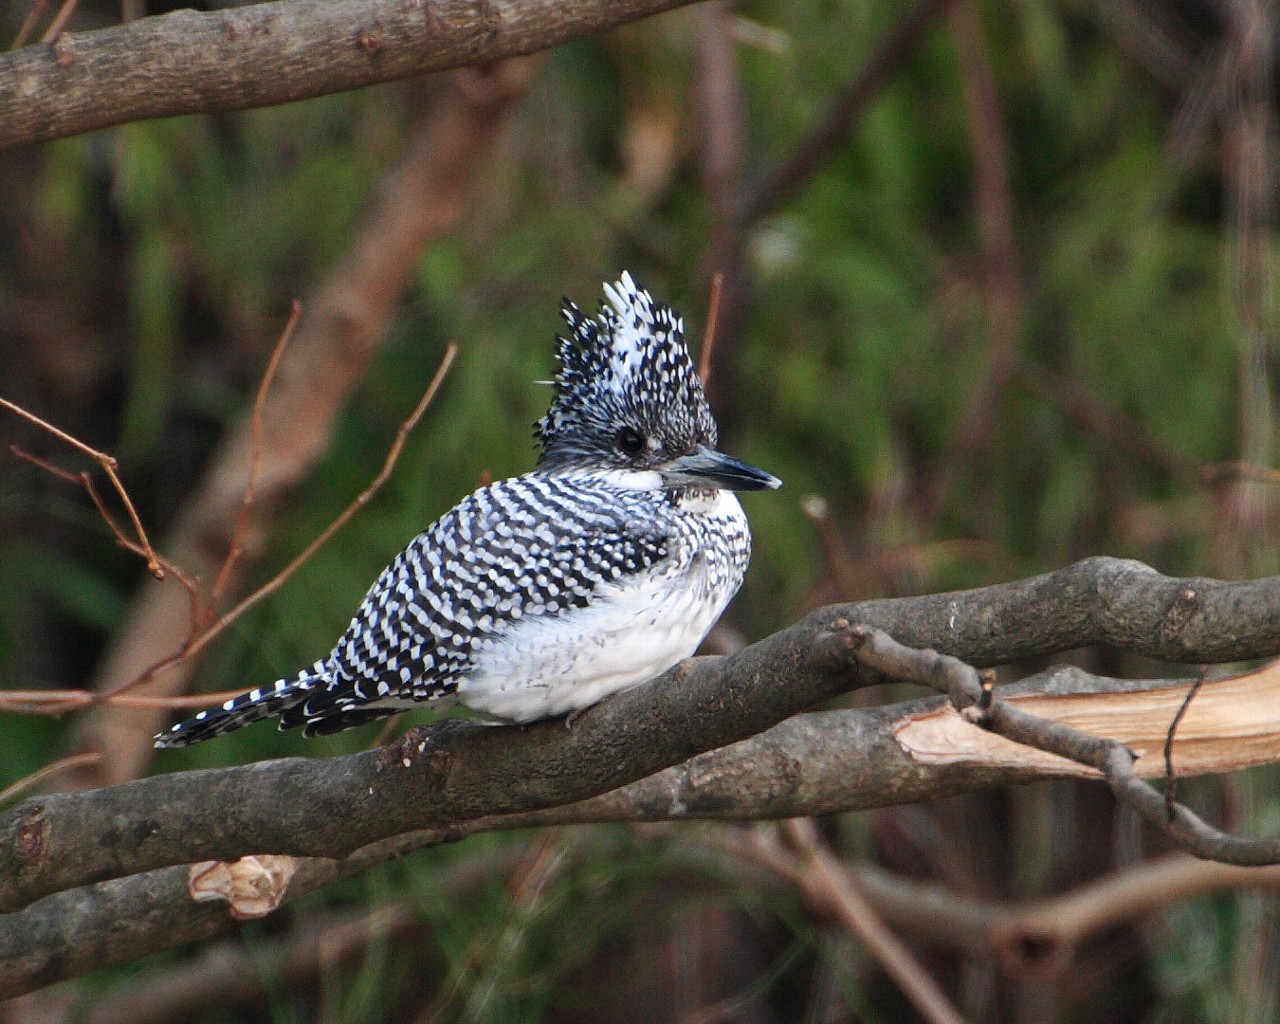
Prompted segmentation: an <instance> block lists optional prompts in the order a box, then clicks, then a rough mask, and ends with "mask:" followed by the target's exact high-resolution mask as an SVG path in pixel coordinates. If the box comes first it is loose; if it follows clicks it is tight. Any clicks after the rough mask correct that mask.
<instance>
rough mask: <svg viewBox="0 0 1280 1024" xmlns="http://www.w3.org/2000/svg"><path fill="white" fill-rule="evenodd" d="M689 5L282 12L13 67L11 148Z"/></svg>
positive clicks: (1, 125)
mask: <svg viewBox="0 0 1280 1024" xmlns="http://www.w3.org/2000/svg"><path fill="white" fill-rule="evenodd" d="M689 2H690V0H572V2H566V0H482V2H479V3H477V2H475V0H276V2H274V3H262V4H254V5H251V6H248V7H239V8H236V9H234V10H222V11H210V12H201V11H191V10H181V11H174V12H173V13H171V14H166V15H162V16H157V17H150V18H139V19H138V20H136V21H131V22H128V23H126V24H123V25H118V26H115V27H113V28H106V29H99V30H97V31H93V32H83V33H77V34H74V35H73V34H72V33H69V32H63V33H61V34H60V35H59V36H58V37H57V38H56V39H55V40H54V41H53V42H51V43H47V44H40V45H37V46H28V47H25V48H23V49H21V50H16V51H13V52H11V53H6V54H2V55H0V148H3V147H5V146H15V145H22V144H26V143H32V142H45V141H48V140H49V139H58V138H63V137H65V136H68V135H78V134H80V133H82V132H89V131H94V130H96V129H99V128H106V127H108V126H109V125H114V124H124V123H126V122H128V121H139V120H144V119H146V118H152V117H168V116H171V115H173V114H195V113H207V112H210V111H222V110H244V109H247V108H251V107H265V106H271V105H272V104H276V103H288V102H291V101H293V100H300V99H307V98H309V97H312V96H321V95H325V94H328V93H334V92H342V91H345V90H347V89H355V88H358V87H360V86H363V85H372V84H374V83H376V82H387V81H391V80H393V79H398V78H408V77H410V76H412V75H421V74H425V73H427V72H432V71H442V70H444V69H446V68H455V67H461V66H463V65H472V64H488V63H491V62H493V61H496V60H500V59H502V58H504V57H513V56H517V55H519V54H527V53H534V52H536V51H539V50H545V49H547V48H549V47H552V46H556V45H557V44H559V43H563V42H566V41H567V40H570V39H576V38H578V37H580V36H586V35H591V34H593V33H596V32H602V31H604V30H606V29H610V28H613V27H615V26H617V25H621V24H624V23H626V22H629V21H635V20H636V19H638V18H643V17H646V16H648V15H651V14H657V13H659V12H661V11H665V10H669V9H671V8H673V7H679V6H682V5H684V4H686V3H689Z"/></svg>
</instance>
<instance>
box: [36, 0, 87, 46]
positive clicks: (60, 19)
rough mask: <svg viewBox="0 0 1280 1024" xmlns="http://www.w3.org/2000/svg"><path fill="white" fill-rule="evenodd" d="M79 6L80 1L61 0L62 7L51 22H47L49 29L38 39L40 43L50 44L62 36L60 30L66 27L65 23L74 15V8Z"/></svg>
mask: <svg viewBox="0 0 1280 1024" xmlns="http://www.w3.org/2000/svg"><path fill="white" fill-rule="evenodd" d="M79 4H80V0H63V2H62V6H61V7H59V8H58V13H57V14H55V15H54V16H53V21H51V22H49V27H48V28H47V29H45V30H44V35H42V36H41V37H40V42H42V43H51V42H53V41H54V40H55V39H57V38H58V36H60V35H62V30H63V29H64V28H66V27H67V22H68V21H70V20H71V15H73V14H75V11H76V7H78V6H79Z"/></svg>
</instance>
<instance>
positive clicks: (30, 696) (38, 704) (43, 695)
mask: <svg viewBox="0 0 1280 1024" xmlns="http://www.w3.org/2000/svg"><path fill="white" fill-rule="evenodd" d="M242 692H243V691H241V690H227V691H225V692H223V693H199V694H193V695H191V696H186V697H167V696H161V695H159V694H149V693H107V694H103V693H98V692H97V691H95V690H4V691H3V692H0V711H4V712H8V713H10V714H18V715H65V714H67V713H68V712H71V711H79V710H81V709H83V708H87V707H92V706H94V705H97V704H112V705H114V706H116V707H122V708H151V709H154V710H157V711H177V710H183V709H186V708H206V707H213V706H214V705H215V704H221V703H222V702H223V701H225V700H227V699H229V698H231V697H238V696H239V695H240V694H241V693H242ZM72 767H77V766H75V765H73V766H72Z"/></svg>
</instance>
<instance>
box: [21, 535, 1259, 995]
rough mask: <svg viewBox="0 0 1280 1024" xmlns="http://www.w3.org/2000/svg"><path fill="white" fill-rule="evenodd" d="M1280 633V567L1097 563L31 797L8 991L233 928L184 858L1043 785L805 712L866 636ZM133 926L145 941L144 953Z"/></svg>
mask: <svg viewBox="0 0 1280 1024" xmlns="http://www.w3.org/2000/svg"><path fill="white" fill-rule="evenodd" d="M1278 622H1280V578H1277V577H1273V578H1269V579H1265V580H1257V581H1251V582H1245V583H1220V582H1216V581H1211V580H1199V579H1195V580H1191V579H1170V578H1168V577H1165V576H1162V575H1160V574H1159V573H1156V572H1155V571H1154V570H1152V569H1149V568H1147V567H1146V566H1143V565H1140V564H1138V563H1135V562H1128V561H1121V560H1117V559H1108V558H1096V559H1090V560H1088V561H1085V562H1081V563H1078V564H1076V565H1074V566H1071V567H1069V568H1066V569H1063V570H1061V571H1059V572H1055V573H1050V574H1048V575H1045V576H1039V577H1035V578H1033V579H1029V580H1025V581H1020V582H1015V583H1008V584H1001V585H997V586H992V587H986V588H982V589H979V590H972V591H966V592H960V593H953V594H943V595H934V596H929V597H920V598H909V599H902V600H895V601H871V602H864V603H860V604H854V605H837V606H831V607H828V608H824V609H821V610H819V611H817V612H814V613H813V614H812V615H810V616H809V617H807V618H806V619H804V620H802V621H801V622H799V623H797V624H796V625H794V626H792V627H790V628H789V629H786V630H784V631H782V632H780V633H777V634H775V635H773V636H771V637H769V638H767V639H765V640H762V641H761V642H760V643H758V644H755V645H753V646H751V647H748V648H746V649H745V650H743V651H742V652H740V653H739V654H736V655H733V656H731V657H727V658H698V659H693V660H691V661H688V662H685V663H684V664H682V665H680V666H677V667H676V668H675V669H673V670H672V671H670V672H668V673H666V674H665V675H664V676H662V677H660V678H659V679H657V680H654V681H653V682H652V683H649V684H646V685H645V686H643V687H639V688H637V689H635V690H632V691H629V692H627V693H624V694H620V695H618V696H617V697H615V698H612V699H611V700H609V701H606V702H604V703H603V704H601V705H598V706H597V707H595V708H593V709H591V710H590V711H588V712H586V713H585V714H583V715H582V716H581V717H580V718H579V719H578V720H577V721H576V722H575V723H574V724H573V727H572V728H571V729H568V728H566V727H565V725H564V723H563V721H553V722H547V723H541V724H539V725H534V726H530V727H525V728H502V729H495V728H484V727H476V726H471V725H467V724H465V723H451V724H446V725H444V726H443V727H436V728H434V729H433V730H414V731H412V732H410V733H409V734H408V735H407V736H406V738H405V739H404V740H403V741H401V742H400V743H398V744H395V745H393V746H391V747H388V748H385V749H384V750H381V751H372V752H366V753H362V754H355V755H351V756H348V757H339V758H333V759H329V760H302V759H290V760H283V761H271V762H264V763H260V764H253V765H246V766H241V767H235V768H226V769H219V770H211V771H198V772H184V773H177V774H173V775H167V776H160V777H156V778H151V779H144V780H140V781H137V782H132V783H127V784H125V785H121V786H116V787H112V788H108V789H101V790H93V791H87V792H79V793H65V794H55V795H50V796H46V797H41V798H38V799H35V800H30V801H27V802H26V803H24V804H22V805H20V806H18V807H17V808H15V809H13V810H12V811H10V812H8V813H6V814H4V815H3V816H0V905H3V907H4V908H5V909H7V910H13V911H19V912H17V913H12V914H8V915H6V916H4V917H0V978H12V979H13V980H12V982H8V981H6V982H5V983H4V985H0V990H3V991H4V992H13V991H19V990H21V989H23V988H30V987H32V985H33V984H39V983H42V982H43V981H44V980H52V978H53V977H54V976H57V977H67V976H70V975H72V974H75V973H80V972H82V971H84V970H87V969H91V968H92V967H96V966H99V965H102V964H104V963H107V962H118V961H119V959H121V958H123V959H132V958H134V957H136V956H138V955H141V952H145V951H147V950H150V949H156V948H165V947H167V946H170V945H173V944H177V943H180V942H184V941H188V940H190V939H193V938H199V937H202V936H204V935H207V934H209V933H210V932H209V929H214V930H217V929H218V928H221V927H224V926H225V910H217V909H215V910H214V911H210V909H209V907H207V906H201V907H198V908H197V907H196V905H195V904H190V902H189V900H187V898H186V896H185V869H184V868H181V867H177V866H178V865H184V864H186V863H188V862H190V861H195V860H205V859H214V860H233V859H235V858H237V857H240V856H243V855H246V854H251V853H289V854H293V855H297V856H302V857H305V858H308V859H307V860H305V861H304V862H303V870H302V871H300V873H299V875H298V876H296V877H295V879H294V883H293V885H292V886H291V888H290V897H291V898H292V897H296V896H297V895H300V894H301V893H303V892H305V891H307V890H308V889H310V888H314V887H315V886H316V885H319V884H323V882H325V881H327V880H329V879H331V878H334V877H338V876H339V875H345V874H349V873H352V872H354V871H358V870H363V869H364V868H365V867H367V866H368V865H369V864H372V863H376V862H378V861H380V860H384V859H386V858H387V857H389V856H394V855H396V854H398V853H401V852H404V851H405V850H407V849H411V848H414V847H416V846H421V845H424V844H427V843H433V842H444V841H449V840H452V839H457V838H460V837H461V836H463V835H466V834H470V833H471V832H475V831H480V830H488V829H493V828H513V827H524V826H529V825H535V824H546V823H551V822H562V823H569V822H579V821H600V820H658V819H680V818H689V817H730V818H751V817H778V816H789V815H797V814H812V813H823V812H829V811H836V810H849V809H853V808H858V807H869V806H877V805H883V804H889V803H899V802H906V801H910V800H918V799H925V798H930V797H937V796H942V795H946V794H949V793H956V792H964V791H968V790H972V789H976V788H980V787H983V786H988V785H994V784H1000V783H1008V782H1012V781H1026V780H1028V779H1030V778H1042V777H1045V774H1046V773H1045V770H1044V769H1038V770H1037V769H1027V770H1025V771H1023V770H1015V771H1010V770H1007V769H1005V770H1000V771H996V770H993V769H992V768H991V767H990V766H985V767H984V766H975V767H973V768H966V767H963V766H955V765H950V766H947V767H931V766H928V765H923V764H919V763H916V762H915V761H913V760H912V759H911V758H910V757H909V756H908V755H907V754H906V753H905V752H904V751H903V750H902V749H901V747H900V746H899V745H898V744H897V743H896V742H895V739H894V730H895V728H896V726H897V725H898V724H899V723H900V722H901V720H902V718H903V716H904V715H907V714H914V713H917V712H918V711H920V710H923V709H924V706H925V705H924V704H921V703H918V704H917V705H908V706H902V705H899V706H896V707H890V708H880V709H873V710H868V711H858V712H833V713H828V714H821V715H804V716H801V717H799V718H791V716H793V715H796V714H797V713H798V712H801V711H803V710H805V709H807V708H811V707H812V706H814V705H815V704H817V703H819V702H820V701H821V700H823V699H825V698H827V697H829V696H831V695H833V694H836V693H839V692H842V691H845V690H848V689H852V688H854V687H857V686H862V685H867V684H870V683H875V682H880V681H883V678H884V677H883V676H880V675H878V674H876V673H874V672H871V671H869V670H867V669H866V668H865V667H863V666H862V665H861V664H860V663H859V661H858V659H857V657H856V656H854V655H853V654H851V653H850V645H849V644H848V643H847V640H848V636H849V633H850V628H851V624H853V623H859V624H866V625H870V626H874V627H876V628H880V629H883V630H885V631H886V632H887V633H889V634H890V635H892V636H895V637H897V638H898V639H900V640H901V641H902V642H904V643H908V644H911V645H913V646H920V647H925V646H930V647H933V648H936V649H938V650H941V651H944V652H945V653H948V654H951V655H954V656H956V657H959V658H962V659H964V660H965V661H968V662H970V663H972V664H978V665H991V664H995V663H999V662H1005V661H1009V660H1012V659H1015V658H1020V657H1027V656H1031V655H1046V654H1050V653H1053V652H1055V651H1061V650H1064V649H1069V648H1074V647H1080V646H1085V645H1090V644H1115V645H1117V646H1122V647H1124V648H1127V649H1129V650H1132V651H1135V652H1139V653H1142V654H1146V655H1148V656H1151V657H1155V658H1161V659H1165V660H1172V661H1196V662H1202V661H1220V660H1232V661H1234V660H1241V659H1246V658H1256V657H1263V656H1266V655H1269V654H1274V653H1276V652H1277V651H1280V633H1278V631H1277V623H1278ZM1061 676H1063V674H1059V677H1061ZM1066 677H1068V678H1069V673H1068V674H1066ZM1055 678H1058V677H1055ZM1091 685H1094V686H1098V687H1102V688H1106V686H1107V684H1106V683H1105V681H1100V680H1093V681H1092V683H1091ZM1130 685H1132V684H1130ZM784 719H789V720H788V721H783V720H784ZM779 722H781V723H782V724H781V725H776V723H779ZM775 725H776V727H774V728H770V727H771V726H775ZM766 730H767V731H766ZM424 738H425V739H426V740H427V742H426V744H425V747H424V748H423V749H419V748H420V745H421V744H422V743H423V740H424ZM731 744H736V745H731ZM717 748H726V749H717ZM708 751H710V753H706V752H708ZM699 754H701V755H702V756H697V755H699ZM691 759H692V760H691ZM672 766H674V767H672ZM664 768H665V769H667V771H665V772H662V774H659V775H656V776H655V775H654V773H655V772H660V771H662V769H664ZM649 776H652V777H649ZM622 786H626V788H624V789H619V788H618V787H622ZM566 805H569V806H566ZM424 830H425V831H424ZM157 869H160V870H157ZM123 876H133V877H123ZM105 879H113V880H112V881H105V882H104V881H103V880H105ZM95 882H99V883H101V884H96V885H94V884H91V883H95ZM64 890H69V891H64ZM42 897H43V898H42ZM33 901H38V902H33ZM28 904H30V906H28ZM23 907H27V909H26V910H21V908H23ZM111 922H114V924H112V923H111ZM122 922H133V923H132V924H125V923H122ZM121 928H126V929H133V931H132V932H131V933H130V935H129V936H128V937H127V938H128V939H129V941H125V938H126V937H125V936H122V935H120V934H119V930H120V929H121ZM35 979H38V980H35ZM8 985H12V986H13V987H11V988H6V986H8Z"/></svg>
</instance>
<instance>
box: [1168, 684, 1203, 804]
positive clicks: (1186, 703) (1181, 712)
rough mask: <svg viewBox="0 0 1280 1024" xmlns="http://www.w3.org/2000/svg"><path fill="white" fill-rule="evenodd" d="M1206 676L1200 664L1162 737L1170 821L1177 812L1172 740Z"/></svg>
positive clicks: (1176, 778)
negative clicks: (1167, 730) (1166, 731)
mask: <svg viewBox="0 0 1280 1024" xmlns="http://www.w3.org/2000/svg"><path fill="white" fill-rule="evenodd" d="M1208 677H1209V667H1208V666H1207V665H1202V666H1201V667H1200V672H1199V673H1198V674H1197V675H1196V678H1195V681H1194V682H1193V683H1192V684H1191V686H1190V687H1188V688H1187V695H1186V697H1184V698H1183V701H1182V703H1181V704H1180V705H1178V713H1177V714H1176V715H1174V716H1173V721H1172V722H1170V723H1169V733H1168V735H1167V736H1165V738H1164V806H1165V815H1166V816H1167V817H1168V819H1169V821H1171V822H1172V821H1173V820H1174V818H1175V817H1176V816H1177V813H1178V776H1177V775H1175V774H1174V771H1173V740H1174V737H1175V736H1177V734H1178V726H1179V725H1181V724H1182V719H1183V718H1184V717H1186V714H1187V710H1188V709H1189V708H1190V707H1191V702H1192V701H1193V700H1195V699H1196V694H1197V693H1199V692H1200V687H1202V686H1204V681H1205V680H1206V679H1207V678H1208Z"/></svg>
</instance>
